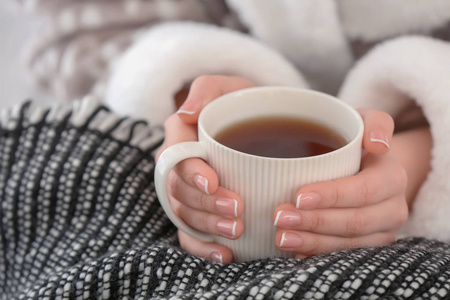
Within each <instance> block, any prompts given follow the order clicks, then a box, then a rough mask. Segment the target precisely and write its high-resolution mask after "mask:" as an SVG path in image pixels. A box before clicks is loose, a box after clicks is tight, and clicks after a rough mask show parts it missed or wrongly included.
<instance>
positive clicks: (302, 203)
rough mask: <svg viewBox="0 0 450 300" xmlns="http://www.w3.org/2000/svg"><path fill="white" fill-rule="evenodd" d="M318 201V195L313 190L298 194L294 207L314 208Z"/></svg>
mask: <svg viewBox="0 0 450 300" xmlns="http://www.w3.org/2000/svg"><path fill="white" fill-rule="evenodd" d="M319 202H320V195H319V194H317V193H314V192H311V193H303V194H300V195H298V197H297V201H296V203H295V207H296V208H303V209H305V208H315V207H317V205H318V204H319Z"/></svg>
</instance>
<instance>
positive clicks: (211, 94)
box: [177, 75, 254, 124]
mask: <svg viewBox="0 0 450 300" xmlns="http://www.w3.org/2000/svg"><path fill="white" fill-rule="evenodd" d="M252 86H254V84H253V83H251V82H250V81H248V80H247V79H244V78H241V77H231V76H219V75H204V76H200V77H197V78H196V79H195V80H194V82H192V85H191V89H190V91H189V95H188V96H187V99H186V101H185V102H184V104H183V105H182V106H181V107H180V109H179V110H178V112H177V114H178V115H179V116H180V118H181V119H182V120H183V122H185V123H186V124H196V123H197V120H198V116H199V114H200V111H201V110H202V109H203V107H205V105H207V104H208V103H209V102H211V101H213V100H214V99H216V98H217V97H220V96H222V95H224V94H227V93H230V92H234V91H237V90H240V89H244V88H249V87H252Z"/></svg>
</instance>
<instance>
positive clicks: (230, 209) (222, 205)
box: [216, 198, 238, 217]
mask: <svg viewBox="0 0 450 300" xmlns="http://www.w3.org/2000/svg"><path fill="white" fill-rule="evenodd" d="M216 208H217V210H218V211H219V212H220V213H221V214H222V215H223V216H229V217H237V216H238V201H237V200H236V199H231V198H219V199H217V201H216Z"/></svg>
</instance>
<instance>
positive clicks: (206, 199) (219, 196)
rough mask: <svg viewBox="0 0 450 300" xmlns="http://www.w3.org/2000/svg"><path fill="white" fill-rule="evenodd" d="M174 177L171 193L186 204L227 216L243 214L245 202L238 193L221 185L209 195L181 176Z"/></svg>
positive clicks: (196, 208) (193, 207) (233, 216)
mask: <svg viewBox="0 0 450 300" xmlns="http://www.w3.org/2000/svg"><path fill="white" fill-rule="evenodd" d="M173 177H174V178H173V179H171V181H170V185H169V189H170V195H171V196H172V197H174V198H175V199H177V200H178V201H180V202H181V203H183V204H184V205H186V206H189V207H190V208H192V209H195V210H200V211H204V212H209V213H212V214H215V215H220V216H222V217H225V218H237V217H239V216H240V215H242V212H243V210H244V204H243V201H242V199H241V198H240V197H239V195H237V194H236V193H233V192H231V191H229V190H227V189H224V188H222V187H219V188H218V189H217V191H216V192H215V193H214V195H208V194H205V193H203V192H200V191H199V190H198V189H197V188H194V187H192V186H191V185H189V184H187V183H186V182H184V181H183V180H182V179H181V178H180V177H178V176H176V175H175V176H173Z"/></svg>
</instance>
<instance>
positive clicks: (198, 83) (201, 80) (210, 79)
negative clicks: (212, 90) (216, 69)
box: [192, 75, 216, 88]
mask: <svg viewBox="0 0 450 300" xmlns="http://www.w3.org/2000/svg"><path fill="white" fill-rule="evenodd" d="M215 83H216V80H215V78H214V76H213V75H200V76H198V77H197V78H195V79H194V81H193V82H192V87H193V88H198V87H203V86H209V85H211V84H215Z"/></svg>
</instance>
